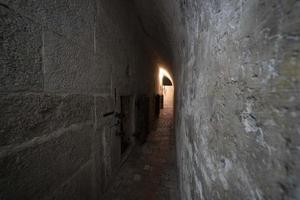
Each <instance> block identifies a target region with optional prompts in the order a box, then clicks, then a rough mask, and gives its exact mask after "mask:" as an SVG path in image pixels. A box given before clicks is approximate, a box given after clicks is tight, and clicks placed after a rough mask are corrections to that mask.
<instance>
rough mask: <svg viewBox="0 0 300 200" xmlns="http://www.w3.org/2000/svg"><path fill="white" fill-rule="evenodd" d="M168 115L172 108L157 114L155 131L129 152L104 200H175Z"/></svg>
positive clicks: (170, 122)
mask: <svg viewBox="0 0 300 200" xmlns="http://www.w3.org/2000/svg"><path fill="white" fill-rule="evenodd" d="M172 112H173V110H172V108H165V109H163V110H161V114H160V119H159V121H158V127H157V129H156V130H155V131H153V132H151V133H150V135H149V136H148V139H147V142H146V143H145V144H144V145H143V146H137V147H136V148H135V149H134V150H133V152H132V153H131V155H130V156H129V158H128V160H127V161H126V162H125V164H124V165H123V166H122V168H121V170H120V171H119V173H118V175H117V177H116V178H115V179H114V181H113V183H112V186H111V187H110V189H109V191H108V192H107V193H106V194H105V195H104V200H177V199H178V196H179V195H178V186H177V175H176V153H175V151H176V150H175V136H174V135H173V131H172V125H173V124H172V122H173V118H172V116H173V113H172Z"/></svg>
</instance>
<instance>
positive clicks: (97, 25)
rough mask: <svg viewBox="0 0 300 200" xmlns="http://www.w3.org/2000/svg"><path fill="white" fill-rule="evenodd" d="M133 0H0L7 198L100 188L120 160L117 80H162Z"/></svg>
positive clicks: (0, 172) (91, 195)
mask: <svg viewBox="0 0 300 200" xmlns="http://www.w3.org/2000/svg"><path fill="white" fill-rule="evenodd" d="M130 6H131V4H130V3H126V2H120V1H117V0H110V1H106V0H61V1H53V0H40V1H33V0H17V1H15V0H0V43H1V46H0V48H1V49H0V65H1V69H0V70H1V73H0V112H1V115H0V199H1V200H2V199H3V200H8V199H14V200H15V199H97V198H99V197H100V195H101V192H102V190H103V188H105V186H107V184H108V182H109V180H110V178H111V175H112V173H113V171H114V170H116V169H117V167H118V164H119V161H120V158H119V154H120V152H119V151H120V147H119V145H120V144H119V138H118V137H117V136H116V135H115V129H114V128H112V125H113V124H114V123H115V121H114V119H113V117H112V116H110V117H106V118H103V113H106V112H110V111H113V110H117V109H118V107H119V106H118V104H119V101H117V103H116V105H115V103H114V102H115V100H114V91H115V88H116V92H117V97H119V95H121V94H122V95H135V94H139V93H145V94H147V93H148V92H149V93H151V94H152V92H154V88H155V87H154V85H153V82H154V81H153V80H152V78H153V77H152V73H151V72H153V69H151V68H148V66H149V62H147V60H146V58H147V57H146V56H145V55H144V52H143V51H144V50H143V48H142V46H141V44H140V41H139V37H138V35H137V34H138V31H139V30H138V29H137V28H136V27H138V26H137V25H136V20H134V19H133V12H129V11H128V9H131V8H130ZM148 76H149V77H148ZM143 80H148V82H146V81H143ZM150 83H151V85H150Z"/></svg>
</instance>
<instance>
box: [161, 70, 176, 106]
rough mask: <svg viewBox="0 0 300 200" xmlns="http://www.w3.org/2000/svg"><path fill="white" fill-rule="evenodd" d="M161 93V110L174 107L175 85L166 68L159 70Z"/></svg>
mask: <svg viewBox="0 0 300 200" xmlns="http://www.w3.org/2000/svg"><path fill="white" fill-rule="evenodd" d="M159 90H160V91H159V93H160V95H161V109H164V108H169V109H170V108H172V109H173V106H174V83H173V79H172V77H171V75H170V73H169V72H168V71H167V70H165V69H164V68H162V67H160V68H159Z"/></svg>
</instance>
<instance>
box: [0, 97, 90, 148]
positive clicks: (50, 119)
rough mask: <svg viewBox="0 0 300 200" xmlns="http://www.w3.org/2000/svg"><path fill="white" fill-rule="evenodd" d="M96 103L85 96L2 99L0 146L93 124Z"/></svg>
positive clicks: (0, 107)
mask: <svg viewBox="0 0 300 200" xmlns="http://www.w3.org/2000/svg"><path fill="white" fill-rule="evenodd" d="M93 103H94V102H93V98H92V97H90V96H85V95H66V96H58V95H50V94H49V95H46V94H19V95H0V111H1V115H0V127H1V128H0V138H1V139H0V144H1V145H9V144H16V143H22V142H24V141H28V140H30V139H32V138H34V137H37V136H42V135H45V134H50V133H52V132H53V131H56V130H58V129H60V128H64V127H68V126H70V125H71V124H77V123H83V122H87V121H92V120H93Z"/></svg>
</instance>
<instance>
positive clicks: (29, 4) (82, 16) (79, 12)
mask: <svg viewBox="0 0 300 200" xmlns="http://www.w3.org/2000/svg"><path fill="white" fill-rule="evenodd" d="M2 1H4V2H3V4H4V5H6V6H8V7H9V8H10V9H12V10H14V11H15V12H17V13H19V14H20V15H22V16H23V17H26V18H29V19H30V20H32V21H34V22H36V23H39V24H43V26H44V27H45V28H46V29H48V30H50V31H53V32H55V33H58V34H59V35H61V36H63V37H65V38H66V39H69V40H72V41H74V42H76V43H77V44H79V45H82V46H83V47H87V48H89V47H92V46H93V29H94V24H95V20H94V16H95V13H96V9H95V5H94V4H95V2H94V0H86V1H78V0H61V1H51V0H40V1H35V0H18V1H15V0H2Z"/></svg>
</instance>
